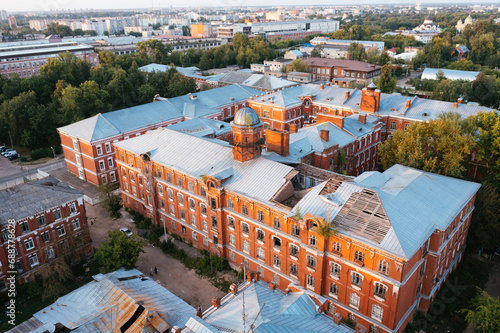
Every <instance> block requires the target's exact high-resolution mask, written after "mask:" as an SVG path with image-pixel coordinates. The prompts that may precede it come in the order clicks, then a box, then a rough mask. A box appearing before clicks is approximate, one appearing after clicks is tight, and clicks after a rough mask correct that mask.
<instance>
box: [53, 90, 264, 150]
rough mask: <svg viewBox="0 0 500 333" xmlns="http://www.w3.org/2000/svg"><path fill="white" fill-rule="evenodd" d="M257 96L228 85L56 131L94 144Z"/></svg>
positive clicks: (87, 120)
mask: <svg viewBox="0 0 500 333" xmlns="http://www.w3.org/2000/svg"><path fill="white" fill-rule="evenodd" d="M258 93H261V91H259V90H256V89H252V88H248V87H242V86H239V85H231V86H226V87H221V88H217V89H211V90H206V91H200V92H197V93H193V94H188V95H184V96H179V97H174V98H170V99H167V98H165V99H162V100H158V101H156V102H153V103H147V104H143V105H139V106H134V107H131V108H126V109H121V110H117V111H112V112H107V113H102V114H98V115H95V116H93V117H90V118H87V119H84V120H81V121H78V122H76V123H73V124H70V125H67V126H64V127H61V128H59V129H58V130H60V131H61V132H63V133H67V134H68V135H71V136H74V137H78V138H80V139H83V140H86V141H89V142H91V141H97V140H102V139H105V138H108V137H112V136H115V135H119V134H124V133H127V132H130V131H133V130H137V129H140V128H144V127H146V126H148V125H154V124H160V123H162V122H167V121H171V120H175V119H179V120H180V121H182V120H184V119H185V118H199V117H206V116H209V115H213V114H216V113H218V112H220V111H218V110H216V108H218V107H222V106H225V105H229V104H233V103H238V102H244V101H246V100H247V99H248V98H249V97H250V96H253V95H255V94H258Z"/></svg>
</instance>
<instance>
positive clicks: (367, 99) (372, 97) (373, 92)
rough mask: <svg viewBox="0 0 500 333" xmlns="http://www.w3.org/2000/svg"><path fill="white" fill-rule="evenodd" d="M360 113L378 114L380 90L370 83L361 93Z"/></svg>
mask: <svg viewBox="0 0 500 333" xmlns="http://www.w3.org/2000/svg"><path fill="white" fill-rule="evenodd" d="M359 108H360V109H361V111H369V112H378V110H379V108H380V90H378V89H377V86H376V85H374V84H373V82H372V83H370V84H369V85H368V87H366V88H364V89H363V90H362V91H361V104H360V106H359Z"/></svg>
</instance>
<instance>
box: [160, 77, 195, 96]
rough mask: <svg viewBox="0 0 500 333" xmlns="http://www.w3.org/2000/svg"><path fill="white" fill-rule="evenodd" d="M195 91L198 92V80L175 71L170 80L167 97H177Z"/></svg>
mask: <svg viewBox="0 0 500 333" xmlns="http://www.w3.org/2000/svg"><path fill="white" fill-rule="evenodd" d="M194 92H196V81H195V80H194V79H193V78H190V77H185V76H184V75H182V74H180V73H175V74H174V76H173V77H172V79H171V81H170V82H169V86H168V96H167V97H177V96H181V95H186V94H189V93H194Z"/></svg>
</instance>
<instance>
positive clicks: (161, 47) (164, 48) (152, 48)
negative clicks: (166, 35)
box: [136, 39, 172, 64]
mask: <svg viewBox="0 0 500 333" xmlns="http://www.w3.org/2000/svg"><path fill="white" fill-rule="evenodd" d="M136 48H137V51H138V53H139V56H140V58H141V59H148V60H149V61H151V62H154V63H159V64H166V63H168V53H169V52H170V51H171V49H172V48H171V46H170V45H168V44H163V43H162V41H161V40H159V39H148V40H145V41H142V42H138V43H137V46H136Z"/></svg>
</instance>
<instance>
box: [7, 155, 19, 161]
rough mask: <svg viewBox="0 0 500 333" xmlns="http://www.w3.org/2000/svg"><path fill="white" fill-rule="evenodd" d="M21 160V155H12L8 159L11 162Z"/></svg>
mask: <svg viewBox="0 0 500 333" xmlns="http://www.w3.org/2000/svg"><path fill="white" fill-rule="evenodd" d="M18 158H19V154H10V155H9V157H8V159H9V160H11V161H12V160H17V159H18Z"/></svg>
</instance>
